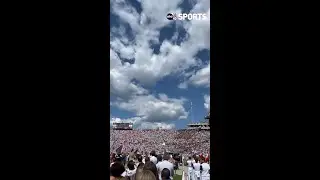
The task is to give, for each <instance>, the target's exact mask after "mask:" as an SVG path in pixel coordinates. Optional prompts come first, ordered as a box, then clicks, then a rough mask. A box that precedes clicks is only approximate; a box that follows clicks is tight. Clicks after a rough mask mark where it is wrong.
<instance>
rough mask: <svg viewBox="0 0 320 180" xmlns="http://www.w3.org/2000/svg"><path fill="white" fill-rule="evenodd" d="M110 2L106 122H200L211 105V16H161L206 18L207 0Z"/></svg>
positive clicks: (168, 125) (137, 124)
mask: <svg viewBox="0 0 320 180" xmlns="http://www.w3.org/2000/svg"><path fill="white" fill-rule="evenodd" d="M110 7H111V10H110V11H111V12H110V13H111V14H110V28H111V32H110V106H111V109H110V123H112V122H120V121H121V122H133V123H134V127H135V128H158V127H161V128H177V129H181V128H185V127H186V124H188V123H190V122H191V120H192V119H193V121H194V122H199V121H202V120H203V117H204V116H205V115H206V114H207V112H208V109H209V108H210V107H209V104H210V94H209V92H210V90H209V89H210V60H209V53H210V52H209V51H210V18H208V20H201V21H199V20H198V21H197V20H192V21H169V20H167V19H166V15H167V13H169V12H170V13H180V12H182V13H206V14H207V17H210V0H184V1H183V0H161V1H155V0H111V2H110ZM191 104H192V109H193V111H192V113H191V110H190V109H191Z"/></svg>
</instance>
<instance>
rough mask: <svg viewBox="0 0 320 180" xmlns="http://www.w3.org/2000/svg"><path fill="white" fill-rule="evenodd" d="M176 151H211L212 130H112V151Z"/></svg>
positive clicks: (188, 154) (192, 152) (184, 152)
mask: <svg viewBox="0 0 320 180" xmlns="http://www.w3.org/2000/svg"><path fill="white" fill-rule="evenodd" d="M120 146H123V147H122V151H123V152H129V151H130V150H131V149H134V150H137V151H138V152H151V151H152V150H155V151H156V152H157V153H162V152H164V151H166V152H174V153H180V154H182V155H184V156H190V155H193V154H195V153H203V154H208V153H209V152H210V132H209V131H199V130H129V131H128V130H111V132H110V152H111V153H114V152H115V151H116V149H117V148H119V147H120Z"/></svg>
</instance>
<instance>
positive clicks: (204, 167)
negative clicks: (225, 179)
mask: <svg viewBox="0 0 320 180" xmlns="http://www.w3.org/2000/svg"><path fill="white" fill-rule="evenodd" d="M201 162H202V163H201V168H200V169H201V180H210V165H209V164H208V161H206V160H205V159H202V160H201Z"/></svg>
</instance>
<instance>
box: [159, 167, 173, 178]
mask: <svg viewBox="0 0 320 180" xmlns="http://www.w3.org/2000/svg"><path fill="white" fill-rule="evenodd" d="M161 179H162V180H171V179H170V170H169V169H167V168H164V169H163V170H162V171H161Z"/></svg>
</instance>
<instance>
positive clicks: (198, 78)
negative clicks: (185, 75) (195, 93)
mask: <svg viewBox="0 0 320 180" xmlns="http://www.w3.org/2000/svg"><path fill="white" fill-rule="evenodd" d="M189 82H190V83H191V84H193V85H195V86H205V87H210V63H209V64H208V65H207V66H206V67H204V68H202V69H200V70H199V71H197V72H196V73H195V74H194V75H192V76H191V77H190V79H189Z"/></svg>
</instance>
